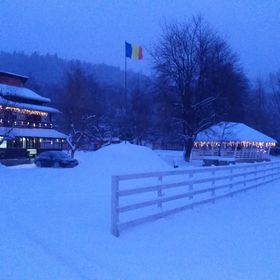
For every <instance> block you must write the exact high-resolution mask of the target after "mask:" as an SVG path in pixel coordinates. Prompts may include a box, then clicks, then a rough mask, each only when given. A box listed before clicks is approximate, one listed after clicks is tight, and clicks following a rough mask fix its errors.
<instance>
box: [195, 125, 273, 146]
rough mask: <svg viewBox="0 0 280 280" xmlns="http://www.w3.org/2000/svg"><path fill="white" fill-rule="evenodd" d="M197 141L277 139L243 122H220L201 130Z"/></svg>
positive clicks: (269, 140)
mask: <svg viewBox="0 0 280 280" xmlns="http://www.w3.org/2000/svg"><path fill="white" fill-rule="evenodd" d="M196 141H208V142H210V141H234V142H241V141H249V142H271V143H276V142H277V141H276V140H275V139H273V138H271V137H269V136H267V135H265V134H263V133H262V132H260V131H258V130H256V129H253V128H251V127H249V126H247V125H245V124H243V123H235V122H220V123H218V124H216V125H213V126H211V127H210V128H208V129H205V130H203V131H201V132H200V133H199V134H198V135H197V138H196Z"/></svg>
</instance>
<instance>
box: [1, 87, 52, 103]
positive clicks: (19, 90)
mask: <svg viewBox="0 0 280 280" xmlns="http://www.w3.org/2000/svg"><path fill="white" fill-rule="evenodd" d="M0 95H2V96H3V97H5V96H11V97H19V98H23V99H30V100H35V101H39V102H46V103H49V102H51V100H50V99H49V98H46V97H43V96H40V95H39V94H37V93H35V92H34V91H32V90H30V89H28V88H24V87H16V86H10V85H6V84H0Z"/></svg>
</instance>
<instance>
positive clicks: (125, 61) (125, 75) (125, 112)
mask: <svg viewBox="0 0 280 280" xmlns="http://www.w3.org/2000/svg"><path fill="white" fill-rule="evenodd" d="M124 102H125V104H124V116H125V120H126V119H127V113H128V112H127V111H128V110H127V56H126V52H125V54H124ZM125 134H126V133H125ZM126 138H127V135H125V141H124V143H126V140H127V139H126Z"/></svg>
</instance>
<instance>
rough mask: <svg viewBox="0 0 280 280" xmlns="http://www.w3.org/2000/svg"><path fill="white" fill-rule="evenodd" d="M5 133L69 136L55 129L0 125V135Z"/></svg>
mask: <svg viewBox="0 0 280 280" xmlns="http://www.w3.org/2000/svg"><path fill="white" fill-rule="evenodd" d="M4 135H5V136H10V137H38V138H63V139H66V138H67V136H66V135H65V134H63V133H61V132H59V131H57V130H55V129H45V128H17V127H14V128H11V127H0V136H4Z"/></svg>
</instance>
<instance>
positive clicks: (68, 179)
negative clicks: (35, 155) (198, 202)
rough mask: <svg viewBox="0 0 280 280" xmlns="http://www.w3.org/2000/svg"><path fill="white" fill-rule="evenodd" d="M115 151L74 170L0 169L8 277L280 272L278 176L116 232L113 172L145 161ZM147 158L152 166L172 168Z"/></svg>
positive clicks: (1, 263)
mask: <svg viewBox="0 0 280 280" xmlns="http://www.w3.org/2000/svg"><path fill="white" fill-rule="evenodd" d="M125 149H127V148H125ZM129 149H133V148H129ZM114 152H115V151H112V150H111V151H108V150H107V151H102V152H101V151H100V152H98V153H92V154H91V153H90V154H85V155H80V158H81V165H80V166H79V167H78V168H75V169H65V170H62V169H38V168H26V169H13V168H8V169H6V168H1V169H0V173H1V179H0V180H1V187H0V199H1V203H0V279H1V280H2V279H3V280H10V279H13V280H14V279H16V280H25V279H28V280H30V279H36V280H37V279H59V280H60V279H67V280H68V279H69V280H71V279H75V280H78V279H97V280H105V279H106V280H107V279H108V280H111V279H112V280H115V279H122V280H123V279H128V280H130V279H133V280H135V279H136V280H137V279H143V280H144V279H145V280H150V279H151V280H157V279H158V280H162V279H169V280H170V279H174V280H175V279H176V280H177V279H179V280H180V279H182V280H184V279H188V280H189V279H190V280H204V279H209V280H212V279H213V280H222V279H223V280H224V279H227V280H231V279H232V280H233V279H234V280H236V279H239V280H243V279H244V280H250V279H252V280H253V279H254V280H258V279H260V280H263V279H279V278H280V270H279V263H280V253H279V252H280V238H279V236H280V221H279V216H278V215H279V214H278V213H280V192H279V187H280V185H279V183H274V184H271V185H264V186H263V187H261V188H258V189H256V190H253V191H250V192H248V193H246V194H242V195H239V196H236V197H234V198H232V199H228V200H223V201H220V202H218V203H216V204H215V205H205V206H203V207H199V208H196V209H194V210H191V211H186V212H183V213H180V214H178V215H176V216H173V217H169V218H166V219H163V220H161V221H158V222H155V223H151V224H147V225H143V226H140V227H137V228H133V229H131V230H129V231H126V232H124V233H123V234H122V235H121V237H120V238H115V237H113V236H112V235H111V234H110V180H111V178H110V176H111V174H113V173H124V172H125V171H128V172H132V171H133V172H137V171H139V170H140V168H142V169H143V168H145V167H143V162H141V158H139V157H140V156H139V157H138V159H137V161H135V162H133V160H132V159H131V161H132V162H131V161H130V162H128V158H129V157H128V156H129V154H131V152H133V153H134V154H135V153H136V158H137V151H136V150H133V151H131V150H130V151H127V154H126V152H125V151H123V153H122V151H120V148H118V153H122V155H123V159H120V158H118V162H119V165H118V164H117V162H116V161H117V159H114V158H115V155H114V154H113V153H114ZM111 154H113V155H112V157H110V155H111ZM141 154H143V151H141ZM144 154H145V153H144ZM145 157H146V160H147V161H149V162H150V163H149V164H150V165H149V164H148V166H147V165H146V167H147V168H148V169H149V170H151V169H152V168H154V170H156V169H161V170H162V169H168V167H167V166H165V165H164V163H161V161H160V160H159V159H158V158H156V157H153V156H151V157H150V155H149V153H148V152H147V154H145ZM148 158H149V159H148ZM151 158H152V159H151ZM143 160H144V158H143ZM109 163H111V164H109ZM105 167H107V168H105Z"/></svg>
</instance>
